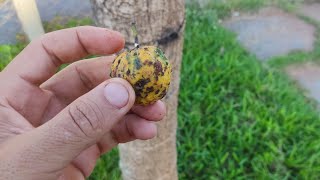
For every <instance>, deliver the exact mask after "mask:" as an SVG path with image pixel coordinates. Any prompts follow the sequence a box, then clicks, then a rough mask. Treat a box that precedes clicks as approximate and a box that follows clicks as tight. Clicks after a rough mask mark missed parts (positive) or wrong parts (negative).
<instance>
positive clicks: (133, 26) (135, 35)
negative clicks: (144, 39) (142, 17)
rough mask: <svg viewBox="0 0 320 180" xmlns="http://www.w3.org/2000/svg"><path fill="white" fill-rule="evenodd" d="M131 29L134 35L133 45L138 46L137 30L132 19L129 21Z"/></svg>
mask: <svg viewBox="0 0 320 180" xmlns="http://www.w3.org/2000/svg"><path fill="white" fill-rule="evenodd" d="M131 30H132V33H133V36H134V47H135V48H139V46H140V45H139V39H138V31H137V27H136V21H135V20H133V22H132V23H131Z"/></svg>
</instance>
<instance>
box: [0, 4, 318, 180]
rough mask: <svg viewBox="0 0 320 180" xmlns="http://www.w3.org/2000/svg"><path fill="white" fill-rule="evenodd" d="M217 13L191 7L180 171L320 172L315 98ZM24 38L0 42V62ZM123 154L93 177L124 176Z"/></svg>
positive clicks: (313, 175) (198, 175) (234, 175)
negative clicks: (247, 45) (252, 50)
mask: <svg viewBox="0 0 320 180" xmlns="http://www.w3.org/2000/svg"><path fill="white" fill-rule="evenodd" d="M257 2H258V1H257ZM259 2H260V1H259ZM218 17H220V15H219V13H217V11H213V10H202V11H198V10H191V9H188V10H187V25H186V29H185V44H184V56H183V63H182V69H181V85H180V88H181V90H180V96H179V109H178V115H179V116H178V118H179V129H178V131H177V133H178V134H177V148H178V155H179V159H178V169H179V179H183V180H184V179H185V180H189V179H196V180H202V179H203V180H204V179H205V180H207V179H318V178H319V177H320V151H319V149H320V131H319V129H320V118H319V113H318V111H317V110H316V108H315V104H314V102H313V101H311V100H309V99H307V98H306V97H304V96H303V95H302V93H301V92H300V91H299V89H298V88H297V87H296V86H295V84H294V83H293V82H291V81H290V80H289V79H288V78H287V77H286V76H285V75H284V74H282V73H281V72H280V71H279V70H277V69H273V68H272V67H266V66H265V65H263V64H261V63H260V62H259V61H258V60H257V59H256V58H255V57H254V56H251V55H250V54H248V53H247V52H246V51H245V50H244V48H243V47H242V46H241V45H239V44H238V43H237V41H236V38H235V35H234V34H232V33H231V32H229V31H227V30H226V29H224V28H223V27H221V26H220V25H219V24H218ZM86 23H89V22H85V23H84V24H86ZM81 24H82V22H80V23H79V22H73V23H69V24H68V25H66V26H63V27H69V26H75V25H81ZM51 28H52V30H53V29H55V27H51ZM60 28H62V27H60ZM23 46H24V43H20V44H19V45H11V46H7V45H6V46H4V45H2V46H0V53H1V54H0V68H1V67H4V65H5V64H6V63H7V62H8V61H9V60H10V59H11V58H12V57H14V55H15V54H16V53H17V52H19V51H20V50H21V49H22V47H23ZM118 158H119V157H118V152H117V150H116V149H115V150H114V151H112V152H111V153H109V154H107V155H104V156H103V157H102V158H101V159H100V160H99V162H98V166H97V167H96V168H95V171H94V173H93V174H92V176H91V177H90V178H89V179H97V180H98V179H119V178H120V171H119V169H118V166H117V162H118Z"/></svg>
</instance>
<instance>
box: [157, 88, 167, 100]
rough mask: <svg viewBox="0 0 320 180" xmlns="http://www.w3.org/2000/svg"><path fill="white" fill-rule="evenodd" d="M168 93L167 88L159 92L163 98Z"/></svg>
mask: <svg viewBox="0 0 320 180" xmlns="http://www.w3.org/2000/svg"><path fill="white" fill-rule="evenodd" d="M166 94H167V90H163V91H161V93H160V94H159V96H158V97H159V98H160V99H162V98H163V97H164V96H165V95H166Z"/></svg>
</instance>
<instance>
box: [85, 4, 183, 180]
mask: <svg viewBox="0 0 320 180" xmlns="http://www.w3.org/2000/svg"><path fill="white" fill-rule="evenodd" d="M91 2H92V7H93V11H94V16H95V20H96V24H97V25H98V26H101V27H107V28H111V29H114V30H117V31H120V32H121V33H122V34H123V35H124V36H125V38H126V47H128V48H132V47H133V44H134V37H133V35H132V33H131V27H130V25H131V22H132V20H133V19H134V20H135V21H136V25H137V29H138V33H139V35H138V37H139V41H140V45H157V46H159V47H160V48H161V49H162V50H163V51H164V52H165V54H166V56H167V57H168V59H169V60H170V61H171V63H172V65H173V74H172V81H171V85H170V88H169V91H168V94H167V96H166V97H165V98H164V101H165V103H166V106H167V116H166V118H165V119H164V120H163V121H161V122H159V123H158V124H157V126H158V135H157V137H156V138H154V139H152V140H148V141H139V140H137V141H134V142H130V143H127V144H121V145H119V149H120V168H121V170H122V177H123V179H125V180H126V179H130V180H149V179H152V180H158V179H168V180H174V179H178V176H177V152H176V129H177V106H178V92H179V81H180V78H179V74H180V64H181V58H182V46H183V30H184V24H185V21H184V19H185V14H184V0H91Z"/></svg>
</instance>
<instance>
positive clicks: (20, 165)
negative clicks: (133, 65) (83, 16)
mask: <svg viewBox="0 0 320 180" xmlns="http://www.w3.org/2000/svg"><path fill="white" fill-rule="evenodd" d="M123 46H124V39H123V38H122V37H121V35H120V34H119V33H117V32H114V31H110V30H106V29H104V28H97V27H89V26H87V27H77V28H71V29H65V30H60V31H56V32H52V33H48V34H46V35H44V36H43V37H41V38H39V39H38V40H35V41H33V42H31V43H30V44H29V45H28V46H27V47H26V48H25V49H24V50H23V51H22V52H21V53H20V54H19V55H18V56H17V57H16V58H15V59H14V60H13V61H12V62H11V63H10V64H9V65H8V66H7V67H6V68H5V69H4V70H3V71H2V72H0V83H1V87H0V177H1V178H0V179H15V180H18V179H24V180H28V179H32V180H36V179H85V177H88V176H89V175H90V173H91V172H92V170H93V168H94V166H95V164H96V160H97V159H98V158H99V156H100V155H101V154H103V153H106V152H108V151H109V150H110V149H112V148H113V147H115V146H116V145H117V144H118V143H125V142H128V141H132V140H135V139H141V140H146V139H150V138H153V137H154V136H155V135H156V132H157V128H156V125H155V121H159V120H161V119H162V118H163V117H164V115H165V113H166V110H165V105H164V104H163V103H162V102H161V101H158V102H157V103H155V104H153V105H150V106H146V107H142V106H135V105H134V101H135V93H134V91H133V89H132V87H131V86H130V84H129V83H128V82H126V81H125V80H123V79H118V78H115V79H110V77H109V74H110V70H109V69H110V68H109V66H110V65H111V63H112V61H113V59H114V56H104V57H98V58H94V59H91V60H86V61H78V62H75V61H77V60H79V59H81V58H83V57H85V56H87V55H89V54H96V55H97V54H99V55H110V54H113V53H115V52H117V51H119V50H120V49H122V48H123ZM73 62H74V63H73ZM65 63H72V64H71V65H69V66H68V67H67V68H65V69H63V70H62V71H60V72H59V73H57V74H55V73H56V71H57V69H58V67H59V66H60V65H61V64H65Z"/></svg>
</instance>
